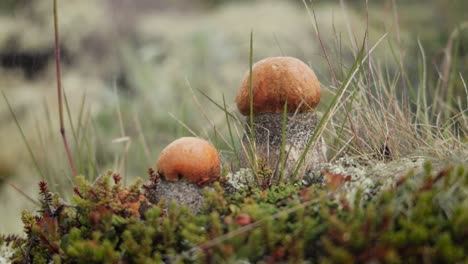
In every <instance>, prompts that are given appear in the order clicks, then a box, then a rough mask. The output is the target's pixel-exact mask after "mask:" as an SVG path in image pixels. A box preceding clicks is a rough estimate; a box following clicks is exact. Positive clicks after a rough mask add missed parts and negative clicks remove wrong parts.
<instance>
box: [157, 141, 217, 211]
mask: <svg viewBox="0 0 468 264" xmlns="http://www.w3.org/2000/svg"><path fill="white" fill-rule="evenodd" d="M157 167H158V174H159V175H160V176H161V181H160V182H159V183H158V184H157V186H156V187H155V190H154V192H153V193H152V197H151V198H150V200H151V202H153V203H157V202H159V201H160V200H161V199H166V202H171V200H175V201H177V202H178V203H179V204H180V205H186V206H187V207H189V209H191V210H192V211H193V212H195V213H197V212H199V210H200V208H201V207H202V206H203V192H202V188H200V187H202V186H209V185H210V184H211V183H213V182H214V181H216V180H218V179H219V174H220V159H219V155H218V151H217V150H216V149H215V148H214V147H213V145H211V144H210V143H209V142H208V141H206V140H204V139H200V138H195V137H182V138H179V139H177V140H175V141H173V142H172V143H170V144H169V145H168V146H166V147H165V148H164V149H163V151H162V152H161V154H160V155H159V158H158V161H157Z"/></svg>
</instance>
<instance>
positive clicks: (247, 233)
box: [0, 164, 468, 263]
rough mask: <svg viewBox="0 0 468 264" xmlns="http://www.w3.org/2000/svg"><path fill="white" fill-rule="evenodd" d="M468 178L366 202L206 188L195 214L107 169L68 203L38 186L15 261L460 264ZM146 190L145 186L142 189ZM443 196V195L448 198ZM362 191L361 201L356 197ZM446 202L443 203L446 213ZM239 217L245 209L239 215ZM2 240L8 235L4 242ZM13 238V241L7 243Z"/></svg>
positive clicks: (467, 247) (452, 176) (445, 175)
mask: <svg viewBox="0 0 468 264" xmlns="http://www.w3.org/2000/svg"><path fill="white" fill-rule="evenodd" d="M467 178H468V173H467V172H466V170H465V169H464V168H463V167H460V168H457V169H451V168H449V169H446V170H443V171H441V172H439V173H437V174H433V172H432V167H431V166H430V165H429V164H428V165H427V166H426V170H425V172H424V173H422V174H420V175H413V176H412V177H405V178H404V179H405V180H401V182H399V183H398V184H397V186H395V187H394V188H393V189H390V190H386V191H383V192H382V193H381V194H380V195H378V196H376V197H374V198H372V199H370V200H369V199H363V198H362V197H361V196H360V195H359V192H358V195H357V196H356V197H357V198H356V199H355V200H354V204H353V206H351V205H350V201H347V200H346V198H345V197H346V196H345V195H344V194H343V193H341V191H340V190H338V191H337V192H331V191H328V190H327V189H323V188H324V187H319V186H310V187H304V186H294V185H278V186H271V187H270V188H267V189H258V188H245V189H242V190H239V192H237V193H235V194H232V193H231V194H230V193H228V192H224V189H223V187H222V185H220V184H216V185H215V186H214V190H212V191H206V192H205V200H206V201H205V204H206V205H205V208H204V209H203V212H202V214H199V215H195V214H193V213H192V212H191V211H190V210H188V209H187V208H186V207H179V206H178V205H177V204H175V203H171V204H170V205H169V207H168V208H167V209H166V208H165V207H164V206H163V203H162V202H160V203H159V204H151V203H149V201H148V200H147V199H146V198H145V192H144V191H142V190H141V189H140V185H141V184H140V183H139V182H137V184H134V185H132V186H129V187H123V186H122V185H121V184H120V177H119V176H118V175H117V174H112V173H108V174H106V175H104V176H102V177H101V178H100V179H99V180H98V181H97V182H96V183H94V184H91V183H89V182H87V181H85V180H84V179H83V178H79V179H78V182H79V184H78V185H79V187H78V188H77V189H76V190H75V196H74V198H73V204H72V205H71V206H68V205H63V204H61V203H60V202H59V199H57V197H56V196H54V195H51V194H50V192H49V191H48V189H47V185H46V184H45V183H43V182H42V183H41V184H40V193H41V204H42V206H41V210H40V211H38V212H37V213H34V214H33V213H28V212H25V213H23V215H22V220H23V223H24V230H25V233H26V236H27V237H26V239H19V238H16V240H15V241H16V246H15V248H16V254H15V255H14V257H13V259H14V262H23V261H25V260H26V261H29V262H31V263H49V262H50V261H52V260H53V261H54V262H55V263H116V262H120V263H160V262H171V263H187V262H188V263H198V262H202V263H203V262H229V261H235V260H249V261H251V262H259V261H265V262H277V261H286V260H287V261H292V262H302V261H304V260H305V259H307V260H311V261H312V262H320V263H364V262H368V261H371V260H373V261H378V262H382V263H402V262H408V263H420V262H422V261H423V260H424V259H427V258H430V259H434V261H436V262H438V263H456V262H461V261H464V260H465V259H466V257H467V256H466V253H465V252H468V242H466V239H465V238H466V237H467V235H468V229H467V228H466V226H468V210H467V203H466V200H467V197H466V196H467V193H466V188H467V185H468V184H467V183H468V182H467ZM143 189H145V188H143ZM444 194H449V195H444ZM359 197H361V198H359ZM448 208H449V209H448ZM241 214H242V215H241ZM2 239H3V240H0V245H1V243H5V241H6V238H4V237H3V238H2ZM10 240H12V239H10Z"/></svg>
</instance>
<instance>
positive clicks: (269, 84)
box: [236, 57, 321, 115]
mask: <svg viewBox="0 0 468 264" xmlns="http://www.w3.org/2000/svg"><path fill="white" fill-rule="evenodd" d="M249 77H250V74H249V71H248V72H247V73H246V74H245V76H244V78H243V80H242V84H241V88H240V90H239V92H238V94H237V97H236V104H237V108H238V109H239V112H240V113H241V114H243V115H249V113H250V78H249ZM320 93H321V92H320V82H319V81H318V79H317V77H316V76H315V73H314V72H313V71H312V69H310V68H309V67H308V66H307V65H306V64H305V63H303V62H302V61H300V60H299V59H296V58H292V57H271V58H266V59H263V60H261V61H258V62H257V63H255V64H254V65H253V66H252V95H253V112H254V114H260V113H281V112H283V107H284V105H285V103H286V101H287V102H288V112H290V113H294V112H296V110H297V111H299V112H310V111H313V110H314V109H315V107H316V106H317V105H318V103H319V102H320Z"/></svg>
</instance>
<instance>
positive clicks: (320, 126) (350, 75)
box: [291, 35, 386, 182]
mask: <svg viewBox="0 0 468 264" xmlns="http://www.w3.org/2000/svg"><path fill="white" fill-rule="evenodd" d="M385 36H386V35H385ZM377 44H378V43H377ZM377 44H376V45H377ZM364 50H365V45H364V44H363V45H362V48H361V51H360V52H359V54H358V56H357V57H356V60H355V62H354V64H353V66H352V67H351V69H350V71H349V73H348V75H347V76H346V79H345V81H344V82H343V83H342V85H341V86H340V88H339V89H338V91H337V93H336V95H335V97H333V99H332V101H331V103H330V106H329V107H328V108H327V110H326V112H325V114H324V115H323V117H322V118H321V119H320V121H319V123H318V125H317V127H316V128H315V130H314V133H313V134H312V137H311V138H310V139H309V141H308V142H307V145H306V148H305V149H304V151H303V152H302V154H301V157H300V158H299V162H298V164H297V166H296V169H295V170H294V174H293V176H292V178H291V182H294V181H295V180H296V177H297V175H298V173H299V170H300V168H301V166H302V164H303V163H304V159H305V156H306V154H307V152H308V151H309V149H310V147H311V146H312V143H313V142H315V140H316V139H317V138H318V136H319V134H320V133H321V131H322V130H323V129H324V128H325V124H326V122H327V121H328V119H329V116H330V115H331V113H332V112H333V110H334V109H335V107H336V105H337V104H338V100H339V99H340V98H342V96H343V95H344V93H345V91H346V88H347V87H349V84H350V83H351V80H352V79H353V78H354V76H355V75H356V73H357V72H358V71H360V70H361V69H362V67H360V66H361V65H362V62H363V61H364V59H365V58H367V56H366V57H364Z"/></svg>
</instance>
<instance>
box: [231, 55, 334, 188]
mask: <svg viewBox="0 0 468 264" xmlns="http://www.w3.org/2000/svg"><path fill="white" fill-rule="evenodd" d="M320 93H321V91H320V83H319V81H318V80H317V77H316V76H315V74H314V72H313V71H312V70H311V69H310V68H309V67H308V66H307V65H306V64H305V63H303V62H302V61H300V60H299V59H296V58H292V57H272V58H267V59H264V60H261V61H259V62H257V63H255V64H254V65H253V66H252V97H253V104H252V105H253V123H254V129H253V130H254V131H253V132H254V137H255V144H254V146H255V154H256V157H257V158H260V159H262V160H263V162H265V163H266V164H267V165H269V167H270V168H271V169H276V168H280V166H278V164H279V162H280V159H281V144H282V127H283V112H284V106H285V103H286V102H287V121H286V122H287V123H286V142H285V152H286V159H285V167H284V168H285V177H286V179H287V178H288V177H291V174H292V173H293V172H294V170H295V168H296V166H297V164H298V162H299V159H300V157H301V154H302V153H303V152H304V151H305V148H306V145H307V143H308V141H309V140H310V138H311V136H312V134H313V132H314V129H315V128H316V126H317V123H318V119H317V115H316V113H315V112H314V110H315V107H316V106H317V105H318V103H319V102H320ZM236 104H237V108H238V109H239V112H240V113H241V114H243V115H245V116H249V114H250V74H249V72H247V73H246V74H245V76H244V78H243V80H242V84H241V88H240V90H239V91H238V94H237V97H236ZM247 118H249V117H247ZM245 131H246V135H244V138H243V140H242V141H243V143H244V145H245V146H248V144H249V138H250V133H251V131H250V127H249V125H248V124H247V125H246V129H245ZM317 140H318V142H317V144H316V146H315V148H311V149H309V151H308V153H307V154H306V155H305V160H304V161H305V163H304V164H303V166H302V167H301V169H300V170H299V175H303V174H304V173H306V172H307V171H310V170H312V169H314V168H317V166H318V165H319V164H321V163H324V162H325V160H326V145H325V144H324V142H323V140H322V139H321V138H318V139H317ZM240 156H241V163H242V164H241V165H242V166H244V167H248V165H249V164H248V162H251V161H250V159H249V158H248V157H249V155H248V151H247V153H246V152H245V151H241V153H240Z"/></svg>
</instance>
